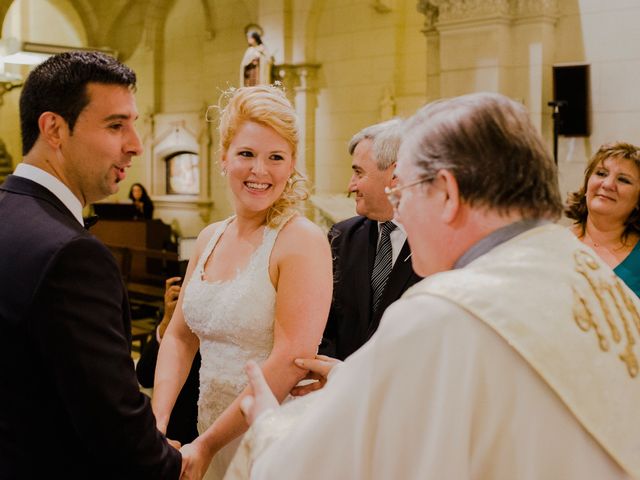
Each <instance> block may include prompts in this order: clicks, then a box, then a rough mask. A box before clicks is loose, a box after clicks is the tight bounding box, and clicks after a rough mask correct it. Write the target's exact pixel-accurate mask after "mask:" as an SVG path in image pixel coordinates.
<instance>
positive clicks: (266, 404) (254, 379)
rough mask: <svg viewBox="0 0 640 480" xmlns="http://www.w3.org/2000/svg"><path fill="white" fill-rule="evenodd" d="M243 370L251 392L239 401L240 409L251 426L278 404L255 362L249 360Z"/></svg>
mask: <svg viewBox="0 0 640 480" xmlns="http://www.w3.org/2000/svg"><path fill="white" fill-rule="evenodd" d="M245 371H246V372H247V377H249V386H250V387H251V391H252V392H253V394H249V395H246V396H245V397H244V398H243V399H242V400H241V401H240V410H242V413H243V415H244V418H245V420H246V421H247V423H248V424H249V425H250V426H251V425H253V422H255V421H256V418H258V417H259V416H260V415H261V414H263V413H264V412H266V411H268V410H272V409H274V408H278V406H279V404H278V400H277V399H276V397H275V396H274V395H273V392H272V391H271V389H270V388H269V384H268V383H267V381H266V380H265V379H264V375H263V374H262V370H260V367H259V366H258V364H257V363H256V362H254V361H253V360H249V361H248V362H247V365H246V366H245Z"/></svg>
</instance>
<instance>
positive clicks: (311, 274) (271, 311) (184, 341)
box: [152, 86, 332, 479]
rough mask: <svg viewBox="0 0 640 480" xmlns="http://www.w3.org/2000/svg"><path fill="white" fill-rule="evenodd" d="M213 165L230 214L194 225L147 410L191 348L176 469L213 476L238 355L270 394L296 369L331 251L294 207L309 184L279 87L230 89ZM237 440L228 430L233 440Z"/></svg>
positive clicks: (292, 380) (169, 388) (240, 378)
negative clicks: (193, 397) (187, 406)
mask: <svg viewBox="0 0 640 480" xmlns="http://www.w3.org/2000/svg"><path fill="white" fill-rule="evenodd" d="M219 130H220V147H221V153H222V156H221V161H220V163H221V166H222V174H223V175H224V176H226V178H227V179H228V183H229V189H230V191H231V194H232V198H233V204H234V209H235V215H234V216H232V217H230V218H227V219H226V220H223V221H221V222H217V223H214V224H212V225H209V226H208V227H206V228H205V229H204V230H203V231H202V232H201V233H200V235H199V236H198V240H197V243H196V251H195V253H194V256H193V258H192V259H191V260H190V262H189V266H188V268H187V273H186V280H185V287H184V288H183V289H182V291H181V292H180V297H179V300H178V305H177V308H176V311H175V313H174V315H173V318H172V320H171V323H170V324H169V327H168V329H167V331H166V333H165V336H164V337H163V340H162V343H161V345H160V353H159V356H158V365H157V369H156V377H155V389H154V396H153V402H152V404H153V410H154V413H155V415H156V419H157V423H158V428H159V429H160V430H161V431H163V432H164V431H165V430H166V425H167V421H168V419H169V416H170V413H171V409H172V408H173V404H174V401H175V399H176V396H177V394H178V391H179V390H180V388H181V386H182V384H183V383H184V380H185V378H186V376H187V374H188V372H189V368H190V365H191V362H192V360H193V358H194V355H195V353H196V351H197V350H198V347H199V348H200V354H201V357H202V365H201V368H200V398H199V400H198V430H199V432H200V436H199V437H198V438H197V439H196V440H195V441H194V442H193V443H191V444H189V445H187V446H186V447H183V449H182V453H183V460H184V461H185V462H186V463H185V465H187V471H186V474H185V475H186V478H196V479H199V478H201V477H202V475H203V474H204V472H205V471H206V470H207V466H208V465H209V462H210V461H211V459H212V458H213V462H212V463H211V467H210V468H209V470H208V472H207V475H206V478H207V479H221V478H222V477H223V476H224V474H225V471H226V469H227V466H228V464H229V462H230V461H231V458H232V457H233V454H234V452H235V450H236V448H237V445H238V443H239V438H238V437H239V436H240V435H242V433H244V431H245V430H246V428H247V425H246V423H245V421H244V419H243V417H242V414H241V412H240V408H239V405H240V401H241V399H242V398H243V397H244V396H245V395H246V394H247V388H246V385H247V379H246V376H245V374H244V365H245V363H246V362H247V361H248V360H251V359H252V360H255V361H257V362H258V363H261V364H262V368H263V371H264V374H265V377H266V379H267V381H268V383H269V385H270V387H271V388H272V389H273V391H274V393H275V395H276V397H277V398H278V400H279V401H282V400H284V398H285V397H286V396H287V394H288V392H289V391H290V390H291V389H292V388H293V387H294V386H295V385H296V383H298V381H300V380H301V379H302V378H303V377H304V376H305V374H306V371H304V370H302V369H300V368H298V367H297V366H296V365H295V364H294V363H293V360H294V359H295V358H300V357H304V356H305V355H310V356H313V355H315V353H316V351H317V347H318V344H319V343H320V340H321V338H322V332H323V330H324V326H325V323H326V320H327V315H328V312H329V306H330V303H331V286H332V273H331V268H332V267H331V253H330V249H329V244H328V242H327V240H326V237H325V235H324V233H323V232H322V231H321V230H320V228H318V227H317V226H316V225H314V224H313V223H312V222H310V221H309V220H307V219H306V218H304V217H303V216H302V215H300V214H299V211H298V209H299V207H300V206H301V202H302V200H303V199H305V198H306V196H307V192H306V189H304V188H303V186H302V185H303V183H302V182H299V180H300V178H299V175H298V174H297V172H296V171H295V163H296V150H297V145H298V129H297V119H296V115H295V111H294V109H293V107H292V106H291V104H290V103H289V101H288V100H287V98H286V96H285V95H284V92H282V90H279V89H278V88H275V87H271V86H257V87H245V88H240V89H237V90H235V92H234V93H233V96H232V97H231V99H230V100H229V103H228V105H227V106H226V107H225V108H224V110H223V111H222V114H221V118H220V128H219ZM234 439H235V440H234Z"/></svg>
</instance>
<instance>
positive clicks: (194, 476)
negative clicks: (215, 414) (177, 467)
mask: <svg viewBox="0 0 640 480" xmlns="http://www.w3.org/2000/svg"><path fill="white" fill-rule="evenodd" d="M180 453H181V454H182V472H181V473H180V480H202V477H204V474H205V473H207V468H209V463H211V458H212V457H211V454H210V453H209V452H207V450H206V449H205V448H204V446H203V445H202V444H201V442H198V439H196V440H194V441H193V442H192V443H187V444H186V445H185V446H184V447H182V448H181V449H180Z"/></svg>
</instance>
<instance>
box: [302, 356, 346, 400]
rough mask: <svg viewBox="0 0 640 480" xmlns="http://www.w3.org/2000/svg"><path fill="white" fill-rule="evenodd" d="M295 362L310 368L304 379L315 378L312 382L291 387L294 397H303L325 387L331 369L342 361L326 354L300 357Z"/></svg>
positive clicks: (306, 368) (305, 368)
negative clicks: (314, 356)
mask: <svg viewBox="0 0 640 480" xmlns="http://www.w3.org/2000/svg"><path fill="white" fill-rule="evenodd" d="M294 363H295V364H296V365H297V366H298V367H300V368H302V369H304V370H308V373H307V375H306V376H305V377H304V380H314V381H313V382H311V383H305V384H304V385H300V386H296V387H293V388H292V389H291V395H293V396H294V397H302V396H304V395H306V394H308V393H311V392H314V391H316V390H320V389H321V388H322V387H324V386H325V384H326V383H327V378H329V374H330V373H331V370H332V369H333V368H334V367H335V366H336V365H338V364H339V363H342V362H341V361H340V360H338V359H335V358H331V357H327V356H326V355H316V358H298V359H296V360H294Z"/></svg>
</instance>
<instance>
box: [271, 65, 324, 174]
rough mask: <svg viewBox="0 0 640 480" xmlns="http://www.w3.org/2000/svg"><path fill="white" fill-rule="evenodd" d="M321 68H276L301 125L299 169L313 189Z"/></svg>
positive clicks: (313, 66)
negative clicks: (318, 74) (317, 80)
mask: <svg viewBox="0 0 640 480" xmlns="http://www.w3.org/2000/svg"><path fill="white" fill-rule="evenodd" d="M319 68H320V65H317V64H309V63H298V64H282V65H276V67H275V71H276V72H277V74H278V77H279V78H280V81H281V82H282V84H283V86H284V88H285V91H286V93H287V96H288V97H289V100H291V102H292V103H293V105H294V107H295V109H296V113H297V114H298V121H299V122H300V141H299V143H298V158H297V168H298V171H299V172H300V173H302V174H303V175H305V176H306V177H307V179H308V180H309V181H310V182H311V184H312V185H313V184H314V182H315V177H316V162H315V139H316V108H317V106H318V89H317V87H316V78H317V72H318V69H319Z"/></svg>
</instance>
